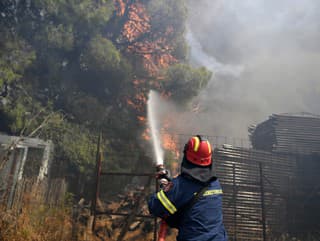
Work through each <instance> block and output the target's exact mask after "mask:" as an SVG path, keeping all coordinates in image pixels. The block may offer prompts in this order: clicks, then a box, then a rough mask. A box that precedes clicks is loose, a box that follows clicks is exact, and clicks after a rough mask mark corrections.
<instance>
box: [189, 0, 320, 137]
mask: <svg viewBox="0 0 320 241" xmlns="http://www.w3.org/2000/svg"><path fill="white" fill-rule="evenodd" d="M188 8H189V20H188V21H189V27H188V30H187V35H186V37H187V40H188V43H189V45H190V47H191V49H190V58H191V60H192V61H193V62H194V63H195V64H198V65H205V66H206V67H207V68H209V69H210V70H211V71H213V73H214V76H213V78H212V80H211V81H210V83H209V85H208V88H207V89H205V90H204V91H203V92H202V93H201V94H200V96H198V97H197V99H196V100H195V103H198V104H197V105H198V107H199V108H198V110H197V111H196V112H193V113H192V114H185V116H184V118H188V119H189V121H188V122H187V123H188V126H185V128H188V130H189V132H192V133H195V132H198V133H208V135H225V136H233V137H244V138H245V137H247V127H248V126H249V125H250V124H254V123H259V122H261V121H263V120H265V119H267V118H268V116H269V115H271V114H272V113H287V112H310V113H314V114H320V104H319V103H320V68H319V63H320V25H319V23H320V15H319V14H318V13H319V11H320V2H319V1H318V0H305V1H301V0H282V1H276V0H268V1H265V0H254V1H252V0H241V1H239V0H228V1H225V0H199V1H191V0H190V1H189V2H188Z"/></svg>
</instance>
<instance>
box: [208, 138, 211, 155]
mask: <svg viewBox="0 0 320 241" xmlns="http://www.w3.org/2000/svg"><path fill="white" fill-rule="evenodd" d="M207 144H208V150H209V154H211V146H210V143H209V141H207Z"/></svg>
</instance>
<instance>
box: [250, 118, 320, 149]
mask: <svg viewBox="0 0 320 241" xmlns="http://www.w3.org/2000/svg"><path fill="white" fill-rule="evenodd" d="M250 139H251V142H252V146H253V148H255V149H260V150H266V151H275V152H285V153H302V154H311V153H320V117H319V116H317V115H312V114H309V113H307V114H306V113H298V114H273V115H272V116H270V118H269V119H268V120H267V121H264V122H262V123H260V124H258V125H257V126H256V127H255V128H251V130H250Z"/></svg>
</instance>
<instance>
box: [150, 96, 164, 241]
mask: <svg viewBox="0 0 320 241" xmlns="http://www.w3.org/2000/svg"><path fill="white" fill-rule="evenodd" d="M156 102H157V95H156V92H155V91H153V90H151V91H150V92H149V98H148V105H147V112H148V113H147V114H148V123H149V127H150V131H151V138H152V144H153V150H154V154H155V157H156V170H157V172H158V173H159V172H161V171H165V168H164V165H163V159H164V155H163V150H162V148H161V144H160V133H159V131H158V128H159V126H158V122H157V117H156V114H155V110H156V106H155V103H156ZM167 228H168V226H167V224H166V222H165V221H164V220H161V224H160V229H159V233H158V241H164V240H165V237H166V234H167Z"/></svg>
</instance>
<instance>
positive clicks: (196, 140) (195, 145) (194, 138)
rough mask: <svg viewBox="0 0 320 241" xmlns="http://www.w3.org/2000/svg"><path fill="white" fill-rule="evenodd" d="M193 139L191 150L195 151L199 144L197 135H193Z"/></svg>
mask: <svg viewBox="0 0 320 241" xmlns="http://www.w3.org/2000/svg"><path fill="white" fill-rule="evenodd" d="M193 140H194V141H195V143H194V148H193V150H194V151H195V152H197V151H198V149H199V146H200V139H199V137H197V136H195V137H193Z"/></svg>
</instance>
